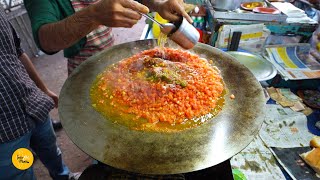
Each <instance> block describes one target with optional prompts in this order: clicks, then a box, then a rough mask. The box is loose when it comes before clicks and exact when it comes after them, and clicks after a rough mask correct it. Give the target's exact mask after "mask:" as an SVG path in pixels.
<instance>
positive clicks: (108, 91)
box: [90, 48, 224, 125]
mask: <svg viewBox="0 0 320 180" xmlns="http://www.w3.org/2000/svg"><path fill="white" fill-rule="evenodd" d="M90 94H91V100H92V104H93V106H94V107H95V108H96V109H97V110H98V111H104V109H103V108H105V110H106V109H107V108H110V107H111V108H113V109H114V111H117V112H118V113H119V114H130V115H133V116H132V117H133V118H131V121H136V120H139V119H143V120H146V121H147V122H146V123H152V124H156V123H158V122H160V123H162V122H166V123H169V124H170V125H176V124H183V123H185V122H187V121H188V120H195V119H197V118H199V117H201V116H203V115H206V114H208V113H210V112H213V110H215V109H217V106H219V107H218V110H220V109H221V108H222V107H221V106H222V104H221V103H220V105H219V100H220V101H221V99H222V98H223V94H224V83H223V79H222V77H221V75H220V73H219V70H218V69H217V68H216V67H213V66H212V65H210V64H209V62H208V61H207V60H205V59H203V58H200V57H199V56H198V55H195V54H191V53H189V52H187V51H183V50H177V49H170V48H161V49H160V48H155V49H151V50H146V51H143V52H141V53H139V54H136V55H134V56H132V57H129V58H127V59H123V60H121V61H120V62H118V63H116V64H113V65H111V66H109V67H107V69H106V70H105V71H104V72H102V73H101V74H100V75H98V77H97V80H96V81H95V82H94V84H93V86H92V88H91V93H90ZM99 107H100V108H99ZM109 111H110V109H109Z"/></svg>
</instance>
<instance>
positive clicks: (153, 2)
mask: <svg viewBox="0 0 320 180" xmlns="http://www.w3.org/2000/svg"><path fill="white" fill-rule="evenodd" d="M141 3H142V4H144V5H146V6H148V7H149V9H150V10H151V11H156V12H158V13H159V14H160V15H161V16H162V17H163V18H165V19H167V20H170V21H178V20H179V19H180V17H181V16H183V17H185V18H186V19H187V21H189V22H190V23H192V19H191V17H190V16H189V15H188V14H187V13H186V12H185V10H184V7H183V0H141Z"/></svg>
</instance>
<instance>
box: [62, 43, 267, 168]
mask: <svg viewBox="0 0 320 180" xmlns="http://www.w3.org/2000/svg"><path fill="white" fill-rule="evenodd" d="M155 46H156V41H155V40H140V41H135V42H129V43H124V44H120V45H116V46H113V47H111V48H109V49H107V50H104V51H103V52H101V53H99V54H97V55H94V56H93V57H91V58H90V59H89V60H87V61H86V62H84V63H83V64H81V65H80V66H79V67H78V68H77V69H76V70H75V71H74V72H73V73H72V74H71V76H70V77H69V78H68V79H67V80H66V82H65V84H64V85H63V87H62V90H61V93H60V102H59V115H60V118H61V121H62V124H63V127H64V129H65V131H66V133H67V135H68V136H69V137H70V139H71V140H72V141H73V142H74V143H75V144H76V145H77V146H78V147H79V148H80V149H82V150H83V151H84V152H86V153H87V154H88V155H90V156H91V157H93V158H95V159H97V160H98V161H101V162H103V163H105V164H108V165H110V166H113V167H116V168H120V169H124V170H127V171H131V172H137V173H144V174H175V173H185V172H191V171H196V170H201V169H204V168H208V167H211V166H214V165H216V164H219V163H221V162H223V161H225V160H227V159H229V158H231V157H232V156H233V155H235V154H236V153H238V152H240V151H241V150H242V149H244V148H245V147H246V146H247V145H248V144H249V143H250V142H251V141H252V140H253V138H254V137H255V135H256V134H257V133H258V131H259V129H260V127H261V125H262V122H263V120H264V115H263V114H262V109H263V107H264V104H265V101H264V95H263V91H262V87H261V86H260V84H259V82H258V81H257V80H256V79H255V77H254V76H253V74H252V73H251V72H250V71H249V70H248V69H247V68H246V67H245V66H243V65H241V64H240V63H239V62H237V61H236V60H235V59H234V58H233V57H232V56H230V55H228V54H226V53H224V52H222V51H220V50H218V49H216V48H213V47H211V46H209V45H205V44H197V45H196V46H195V47H194V48H193V49H192V50H191V52H192V53H196V54H198V55H200V56H201V57H204V58H207V59H208V60H210V59H212V60H213V62H214V65H216V66H218V68H219V69H220V70H221V74H222V76H223V78H224V82H225V84H226V87H227V89H228V92H227V94H226V95H225V105H224V107H223V109H222V110H221V112H220V113H219V114H218V115H217V116H216V117H214V118H213V119H211V120H208V122H206V123H205V124H202V125H201V126H199V127H196V128H193V129H189V130H184V131H181V132H176V133H159V132H144V131H134V130H129V129H128V128H126V127H124V126H121V125H118V124H114V123H112V122H111V121H108V120H106V119H105V118H104V117H103V116H102V115H100V113H98V112H96V111H95V110H94V109H93V107H91V102H90V95H89V93H90V88H91V84H92V82H93V81H94V80H95V78H96V75H98V74H99V73H100V72H101V71H102V70H104V68H105V67H106V66H107V65H110V64H112V63H115V62H117V61H119V60H122V59H123V58H126V57H130V56H132V55H133V54H134V53H138V52H140V51H142V50H146V49H150V48H153V47H155ZM231 94H234V95H235V97H236V98H235V99H234V100H231V99H230V98H229V97H230V95H231Z"/></svg>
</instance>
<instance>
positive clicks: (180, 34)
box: [169, 18, 200, 49]
mask: <svg viewBox="0 0 320 180" xmlns="http://www.w3.org/2000/svg"><path fill="white" fill-rule="evenodd" d="M174 25H175V26H176V27H177V28H176V30H175V31H174V32H172V33H170V34H169V38H170V39H171V40H173V41H174V42H176V43H177V44H178V45H180V46H181V47H182V48H184V49H191V48H193V46H195V45H196V44H197V42H198V41H199V38H200V34H199V32H198V31H197V29H196V28H195V27H194V26H192V24H190V23H189V22H188V21H187V20H186V19H185V18H181V20H180V21H178V22H176V23H174Z"/></svg>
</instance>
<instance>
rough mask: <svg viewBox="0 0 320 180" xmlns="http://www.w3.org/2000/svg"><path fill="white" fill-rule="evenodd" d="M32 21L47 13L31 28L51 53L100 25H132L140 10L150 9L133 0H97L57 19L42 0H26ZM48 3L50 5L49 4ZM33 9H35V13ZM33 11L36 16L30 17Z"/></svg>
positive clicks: (41, 44)
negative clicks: (48, 18)
mask: <svg viewBox="0 0 320 180" xmlns="http://www.w3.org/2000/svg"><path fill="white" fill-rule="evenodd" d="M24 2H25V6H26V8H27V10H28V13H29V16H30V18H31V21H32V23H36V22H35V21H42V19H41V17H47V16H49V17H50V20H49V22H48V21H47V23H46V22H45V20H44V23H42V24H40V25H38V26H39V27H36V28H37V29H34V31H35V33H34V36H36V37H35V40H36V41H37V40H38V44H39V45H40V47H41V49H43V50H44V51H45V52H46V53H49V54H50V53H53V52H57V51H60V50H62V49H65V48H68V47H70V46H71V45H73V44H74V43H76V42H77V41H79V40H80V39H81V38H83V37H85V36H86V35H87V34H88V33H90V32H91V31H92V30H94V29H96V28H97V27H98V26H99V25H106V26H109V27H132V26H133V25H134V24H136V23H137V22H138V20H139V19H140V18H141V15H140V14H139V13H138V12H141V13H148V12H149V9H148V8H147V7H146V6H144V5H142V4H140V3H138V2H136V1H134V0H117V1H114V0H101V1H99V2H98V3H96V4H93V5H90V6H88V7H87V8H85V9H83V10H81V11H78V12H76V13H74V14H73V15H71V16H69V17H67V18H65V19H63V20H59V19H58V18H57V17H55V15H54V14H55V10H54V8H53V7H50V6H51V5H50V3H48V1H47V2H45V1H44V0H25V1H24ZM48 6H49V7H48ZM35 12H36V13H35ZM33 15H36V16H37V17H39V18H38V19H33Z"/></svg>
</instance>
